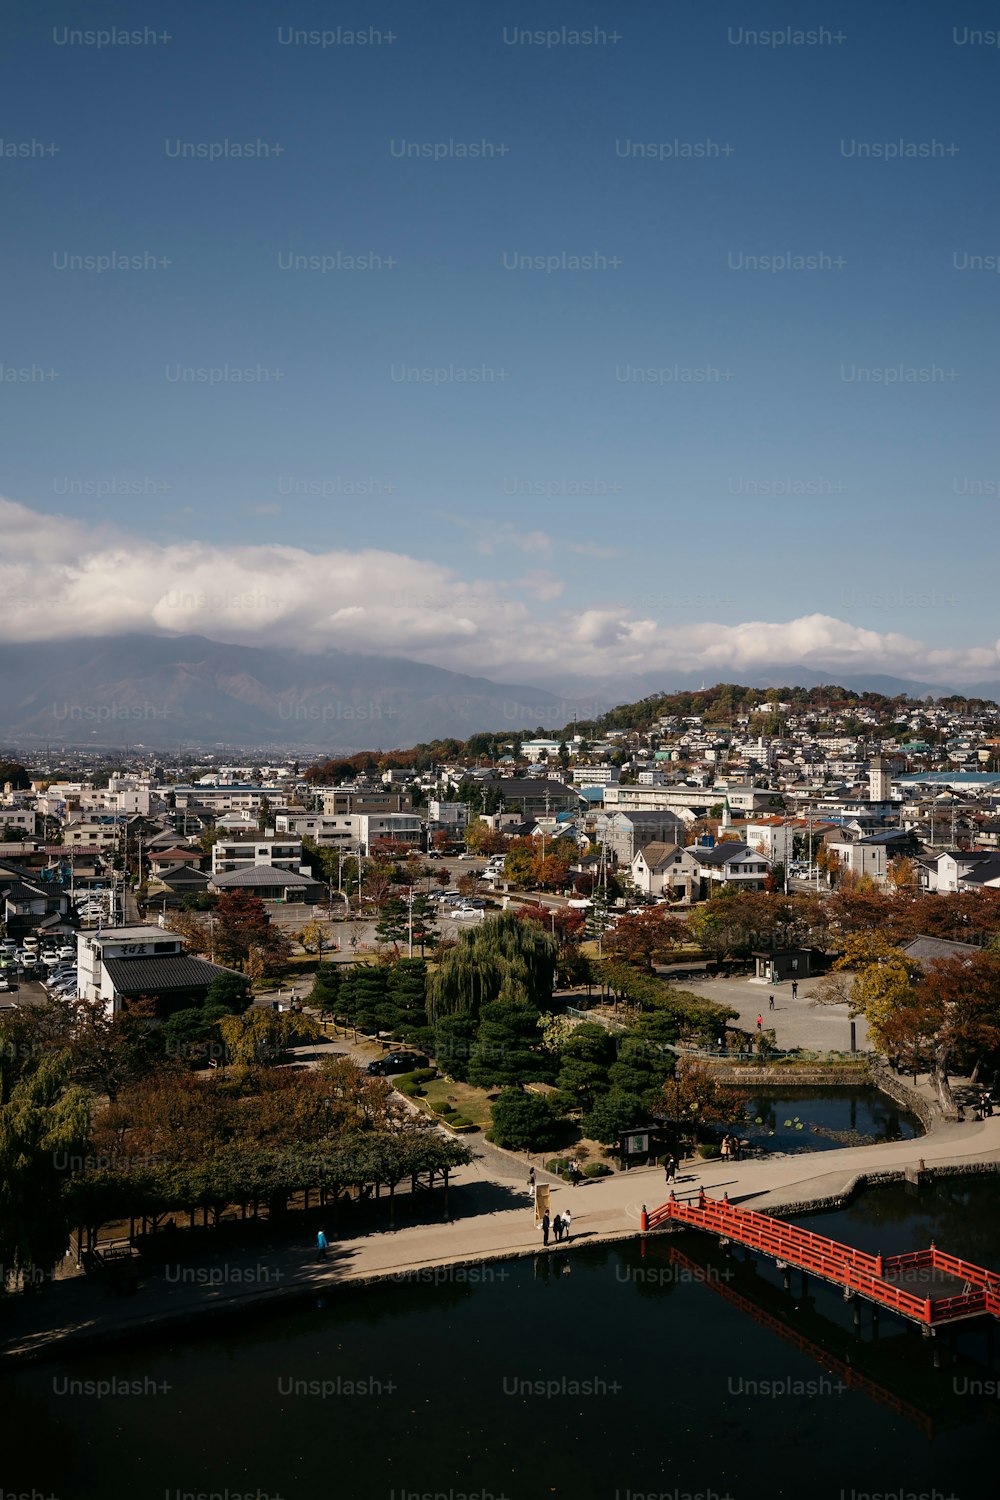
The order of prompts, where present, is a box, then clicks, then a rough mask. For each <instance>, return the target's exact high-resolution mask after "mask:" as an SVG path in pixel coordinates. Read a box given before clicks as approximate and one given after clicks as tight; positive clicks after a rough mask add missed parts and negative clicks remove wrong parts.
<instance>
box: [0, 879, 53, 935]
mask: <svg viewBox="0 0 1000 1500" xmlns="http://www.w3.org/2000/svg"><path fill="white" fill-rule="evenodd" d="M36 874H37V872H34V871H32V872H30V873H29V872H28V871H27V870H21V869H18V868H17V867H11V866H4V867H0V920H2V921H3V922H4V923H5V924H6V932H7V934H8V936H10V937H19V936H22V935H24V934H25V933H28V932H31V931H33V930H34V929H35V928H39V927H41V926H42V925H43V924H44V919H45V918H47V917H61V916H62V915H63V914H64V912H65V911H66V906H67V902H66V897H65V896H64V895H63V892H62V887H61V886H60V885H58V884H56V882H55V881H51V880H49V881H45V880H42V879H36V878H35V876H36Z"/></svg>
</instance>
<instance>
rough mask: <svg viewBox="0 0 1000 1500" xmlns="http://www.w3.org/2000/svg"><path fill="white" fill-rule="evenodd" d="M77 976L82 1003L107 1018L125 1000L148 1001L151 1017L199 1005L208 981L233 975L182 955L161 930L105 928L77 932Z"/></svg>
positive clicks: (176, 939) (175, 937) (172, 936)
mask: <svg viewBox="0 0 1000 1500" xmlns="http://www.w3.org/2000/svg"><path fill="white" fill-rule="evenodd" d="M76 951H77V976H78V981H79V991H80V994H81V995H82V996H83V998H84V999H85V1000H89V1001H90V1002H91V1003H92V1004H94V1005H100V1006H102V1007H103V1008H104V1010H105V1012H106V1013H107V1014H108V1015H113V1014H114V1013H115V1012H116V1011H119V1010H121V1008H122V1004H123V1002H124V1001H125V1000H128V999H136V1000H137V999H151V1000H153V1001H154V1002H155V1004H156V1011H157V1015H159V1016H165V1015H170V1014H171V1013H172V1012H173V1011H175V1010H186V1009H187V1008H188V1007H190V1006H198V1005H203V1004H204V1003H205V995H206V993H207V991H208V987H209V985H210V984H211V983H212V981H213V979H216V978H218V976H219V975H220V974H228V973H232V972H233V971H232V970H230V969H224V968H223V967H222V966H221V965H219V964H215V963H209V962H208V961H207V960H205V959H202V958H192V957H191V956H190V955H189V954H188V953H186V952H185V951H184V944H183V940H182V939H181V938H180V937H179V936H178V935H177V934H176V933H171V932H167V931H165V930H164V929H163V928H162V927H145V926H142V927H109V928H107V929H105V930H104V931H103V932H81V933H78V934H77V940H76Z"/></svg>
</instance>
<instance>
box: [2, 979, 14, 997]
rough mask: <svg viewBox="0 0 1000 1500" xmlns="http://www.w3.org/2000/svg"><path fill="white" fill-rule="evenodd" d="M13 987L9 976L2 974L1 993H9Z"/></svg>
mask: <svg viewBox="0 0 1000 1500" xmlns="http://www.w3.org/2000/svg"><path fill="white" fill-rule="evenodd" d="M12 989H13V986H12V985H11V984H10V983H9V982H8V980H7V978H6V977H5V976H4V975H3V974H0V994H3V995H9V994H10V992H11V990H12Z"/></svg>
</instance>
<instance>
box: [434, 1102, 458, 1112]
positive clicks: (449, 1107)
mask: <svg viewBox="0 0 1000 1500" xmlns="http://www.w3.org/2000/svg"><path fill="white" fill-rule="evenodd" d="M437 1112H438V1114H439V1115H454V1114H457V1110H456V1109H455V1106H454V1104H449V1103H448V1101H447V1099H446V1100H445V1101H444V1103H443V1104H439V1105H438V1106H437Z"/></svg>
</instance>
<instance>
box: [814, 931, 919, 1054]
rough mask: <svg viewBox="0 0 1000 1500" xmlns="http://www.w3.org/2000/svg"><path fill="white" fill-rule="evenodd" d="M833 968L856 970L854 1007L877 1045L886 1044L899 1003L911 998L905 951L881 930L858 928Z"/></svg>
mask: <svg viewBox="0 0 1000 1500" xmlns="http://www.w3.org/2000/svg"><path fill="white" fill-rule="evenodd" d="M833 967H834V970H835V971H839V970H842V969H849V970H851V971H852V972H853V974H854V982H853V984H852V985H851V992H850V995H851V1007H852V1011H853V1013H854V1014H855V1015H863V1016H864V1017H865V1020H866V1021H867V1022H868V1031H869V1034H870V1036H871V1039H872V1041H873V1042H874V1043H875V1046H876V1047H877V1048H878V1049H879V1050H880V1051H884V1050H885V1048H886V1046H887V1030H886V1028H887V1027H888V1024H889V1021H890V1019H891V1018H892V1016H893V1014H894V1013H895V1012H896V1011H897V1010H898V1009H899V1008H900V1006H902V1005H904V1004H905V1003H907V1002H908V1001H909V1000H910V999H911V998H912V978H911V965H910V963H909V962H908V960H907V958H906V955H905V954H904V953H902V952H901V951H900V949H899V948H896V947H894V946H893V944H892V943H890V942H889V941H888V940H887V939H886V938H885V937H884V936H883V935H882V934H881V933H880V932H877V931H869V932H858V933H855V934H854V935H853V936H852V937H850V938H848V939H847V941H846V943H845V945H844V949H843V951H842V953H841V955H840V957H839V958H838V959H837V960H836V962H835V964H834V966H833Z"/></svg>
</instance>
